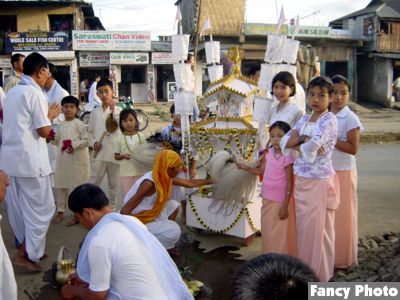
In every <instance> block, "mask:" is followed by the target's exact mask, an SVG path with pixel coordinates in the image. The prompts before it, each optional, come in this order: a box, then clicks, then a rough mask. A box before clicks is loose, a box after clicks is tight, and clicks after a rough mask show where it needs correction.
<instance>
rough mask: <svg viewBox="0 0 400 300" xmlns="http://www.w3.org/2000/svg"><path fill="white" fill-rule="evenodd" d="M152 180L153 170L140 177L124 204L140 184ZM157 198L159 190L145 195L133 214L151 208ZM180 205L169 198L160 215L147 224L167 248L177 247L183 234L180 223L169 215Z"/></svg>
mask: <svg viewBox="0 0 400 300" xmlns="http://www.w3.org/2000/svg"><path fill="white" fill-rule="evenodd" d="M145 180H150V181H151V182H153V183H154V179H153V172H148V173H146V174H145V175H143V176H142V177H140V178H139V179H138V180H137V181H136V182H135V184H134V185H133V186H132V188H131V189H130V190H129V191H128V193H127V194H126V196H125V198H124V200H123V204H125V203H127V202H128V201H129V200H130V199H131V198H132V197H133V196H134V195H135V194H136V193H137V191H138V190H139V187H140V185H141V184H142V182H143V181H145ZM156 199H157V192H156V193H154V194H153V195H151V196H149V197H145V198H144V199H143V200H142V201H141V202H140V203H139V205H138V206H137V207H135V209H134V210H133V211H132V214H133V215H134V214H138V213H140V212H143V211H146V210H150V209H152V208H153V206H154V203H155V201H156ZM178 207H179V203H178V202H176V201H175V200H168V202H167V204H166V205H165V207H164V208H163V210H162V211H161V213H160V215H159V216H158V217H157V218H156V219H154V220H153V221H151V222H149V223H147V224H145V225H146V227H147V229H148V230H149V231H150V232H151V233H152V234H153V235H154V236H155V237H156V238H157V239H158V240H159V241H160V243H161V244H162V245H163V246H164V247H165V248H166V249H171V248H174V247H175V244H176V242H177V241H178V240H179V237H180V236H181V228H180V227H179V225H178V224H177V223H176V222H175V221H172V220H169V219H168V217H169V216H170V215H171V214H172V213H173V212H174V211H176V209H177V208H178Z"/></svg>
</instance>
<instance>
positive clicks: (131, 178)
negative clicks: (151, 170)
mask: <svg viewBox="0 0 400 300" xmlns="http://www.w3.org/2000/svg"><path fill="white" fill-rule="evenodd" d="M119 126H120V129H121V134H120V135H119V136H118V140H117V146H116V148H115V159H116V160H118V161H119V162H120V171H119V173H120V176H121V188H122V197H125V195H126V193H127V192H128V191H129V190H130V188H131V187H132V186H133V184H134V183H135V182H136V180H138V179H139V178H140V176H142V175H143V174H142V172H141V171H140V170H139V169H138V168H137V167H136V166H135V164H134V163H133V161H132V159H131V158H132V155H135V146H136V145H139V144H143V143H146V138H145V136H144V135H143V134H141V133H140V132H138V129H139V121H138V119H137V116H136V112H135V111H134V110H133V109H131V108H126V109H124V110H122V111H121V113H120V115H119Z"/></svg>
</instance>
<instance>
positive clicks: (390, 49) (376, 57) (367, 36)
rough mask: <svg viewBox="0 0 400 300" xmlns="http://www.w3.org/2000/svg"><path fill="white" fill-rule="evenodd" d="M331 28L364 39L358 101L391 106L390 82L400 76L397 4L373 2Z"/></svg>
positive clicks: (383, 0)
mask: <svg viewBox="0 0 400 300" xmlns="http://www.w3.org/2000/svg"><path fill="white" fill-rule="evenodd" d="M330 25H331V26H332V27H333V28H340V29H346V30H349V31H350V32H351V34H352V36H353V37H355V38H358V39H360V40H363V47H360V48H359V49H358V51H357V74H358V98H359V100H360V101H363V102H373V103H376V104H379V105H382V106H390V105H391V103H392V101H393V98H392V84H393V81H394V80H395V79H396V78H397V77H400V1H396V0H373V1H371V2H370V3H369V4H368V5H367V7H365V8H364V9H362V10H359V11H356V12H354V13H352V14H349V15H347V16H344V17H342V18H339V19H337V20H334V21H332V22H331V23H330Z"/></svg>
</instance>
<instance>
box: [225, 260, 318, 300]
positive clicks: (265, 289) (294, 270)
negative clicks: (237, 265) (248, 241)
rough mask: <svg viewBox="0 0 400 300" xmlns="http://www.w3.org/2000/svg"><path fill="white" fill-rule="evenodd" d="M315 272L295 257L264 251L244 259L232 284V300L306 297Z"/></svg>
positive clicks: (297, 298) (298, 299) (303, 298)
mask: <svg viewBox="0 0 400 300" xmlns="http://www.w3.org/2000/svg"><path fill="white" fill-rule="evenodd" d="M317 281H319V280H318V278H317V275H316V274H315V273H314V271H313V270H311V268H310V267H309V266H307V265H306V264H305V263H303V262H302V261H301V260H300V259H298V258H297V257H293V256H289V255H285V254H279V253H268V254H264V255H260V256H257V257H256V258H253V259H251V260H249V261H248V262H246V263H245V264H244V265H243V266H242V267H241V269H240V270H239V271H238V273H237V274H236V276H235V278H234V280H233V283H232V299H233V300H247V299H252V300H263V299H270V300H294V299H296V300H306V299H307V297H308V283H309V282H317Z"/></svg>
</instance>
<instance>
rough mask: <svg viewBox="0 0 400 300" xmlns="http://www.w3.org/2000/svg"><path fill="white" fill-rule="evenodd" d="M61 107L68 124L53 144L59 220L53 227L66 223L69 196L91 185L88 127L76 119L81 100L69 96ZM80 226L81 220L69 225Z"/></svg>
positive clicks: (57, 134) (55, 220) (64, 125)
mask: <svg viewBox="0 0 400 300" xmlns="http://www.w3.org/2000/svg"><path fill="white" fill-rule="evenodd" d="M61 104H62V107H63V113H64V116H65V121H62V122H61V123H60V124H59V126H58V130H57V133H56V137H55V140H54V144H55V145H56V146H57V160H56V173H55V176H54V185H55V195H56V204H57V216H56V218H55V219H54V221H53V222H54V223H59V222H61V221H62V220H63V218H64V212H65V208H66V200H67V198H68V195H69V193H70V192H71V191H72V190H73V189H74V188H75V187H77V186H78V185H80V184H83V183H86V182H88V180H89V176H90V159H89V147H88V145H89V144H88V135H87V131H86V128H85V124H84V123H83V122H82V121H81V120H79V119H77V118H76V117H75V116H76V113H77V111H78V108H79V100H78V99H77V98H75V97H73V96H67V97H65V98H64V99H63V100H62V101H61ZM68 141H70V142H68ZM68 145H70V146H68ZM77 223H78V220H76V219H75V218H74V219H73V220H71V221H70V222H68V223H67V225H73V224H77Z"/></svg>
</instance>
